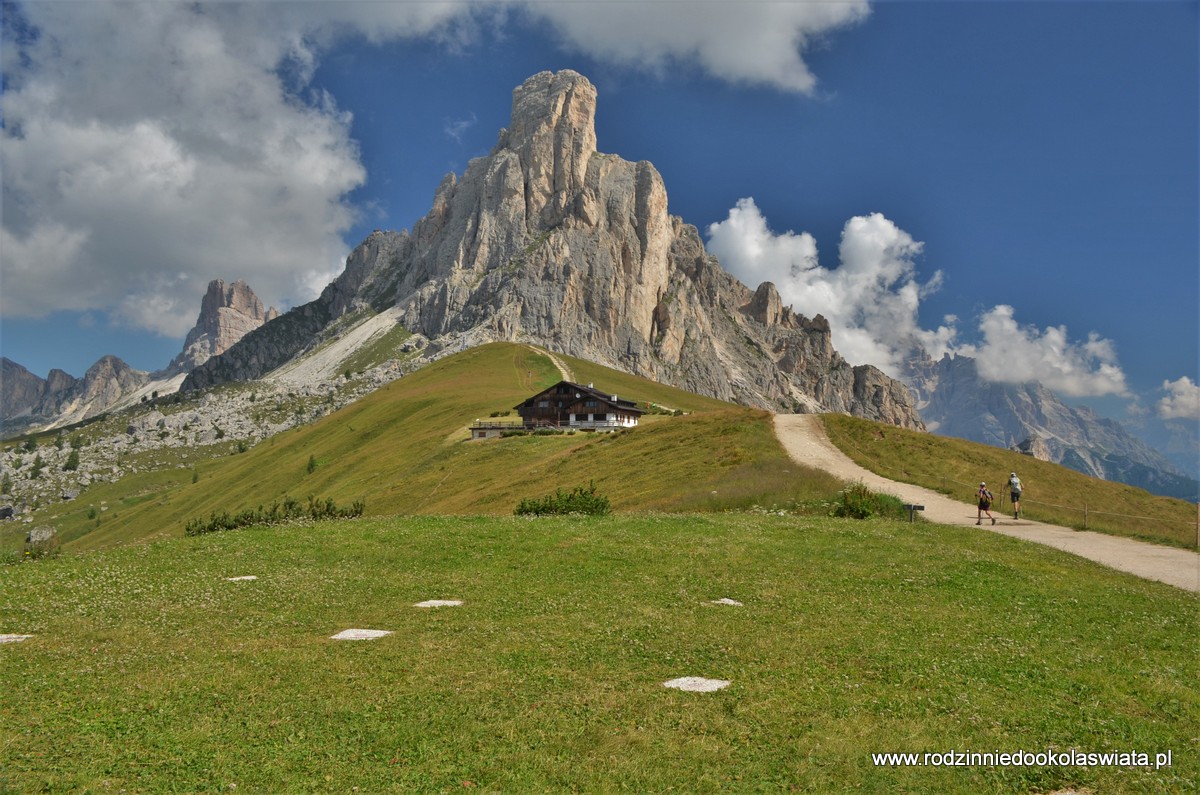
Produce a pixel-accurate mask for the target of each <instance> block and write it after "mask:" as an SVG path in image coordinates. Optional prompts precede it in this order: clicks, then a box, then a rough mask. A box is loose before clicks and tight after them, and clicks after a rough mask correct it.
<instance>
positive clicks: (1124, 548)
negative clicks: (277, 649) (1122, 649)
mask: <svg viewBox="0 0 1200 795" xmlns="http://www.w3.org/2000/svg"><path fill="white" fill-rule="evenodd" d="M775 433H776V435H777V436H778V437H779V441H780V442H781V443H782V444H783V448H784V449H785V450H787V452H788V455H790V456H791V457H792V460H793V461H795V462H796V463H798V464H804V465H805V466H810V467H814V468H816V469H823V470H825V471H826V472H829V473H830V474H832V475H834V476H836V477H838V478H841V479H843V480H847V481H859V480H861V481H862V482H863V483H864V484H866V485H867V486H869V487H871V488H872V489H874V490H876V491H882V492H886V493H888V494H894V495H895V496H897V497H899V498H900V499H902V500H904V502H906V503H916V504H918V505H924V506H925V510H924V512H923V515H924V516H925V518H926V519H928V520H929V521H931V522H937V523H938V524H950V525H968V526H970V527H974V526H975V517H976V509H975V506H974V505H972V504H968V503H963V502H958V501H956V500H953V499H951V498H949V497H947V496H945V495H944V494H939V493H938V492H936V491H930V490H929V489H924V488H921V487H920V486H913V485H911V484H908V483H898V482H896V481H894V480H888V479H887V478H885V477H882V476H880V475H876V474H875V473H874V472H871V471H869V470H866V469H863V468H862V467H860V466H859V465H858V464H856V463H854V462H853V461H851V460H850V458H849V457H848V456H847V455H846V454H845V453H843V452H842V451H840V450H838V449H837V448H836V447H834V446H833V443H832V442H831V441H829V437H828V436H826V435H825V428H824V426H823V425H822V424H821V420H820V417H818V416H817V415H815V414H777V415H775ZM992 515H993V516H995V517H996V525H995V526H994V527H993V526H991V525H990V524H988V523H987V517H986V516H985V517H984V524H983V525H982V529H985V530H990V531H992V532H995V533H1001V534H1003V535H1006V536H1012V537H1013V538H1022V539H1025V540H1026V541H1034V542H1036V543H1038V544H1045V545H1047V546H1051V547H1054V548H1055V549H1061V550H1063V551H1064V552H1070V553H1071V554H1073V555H1079V556H1080V557H1084V558H1087V559H1088V560H1094V561H1096V562H1097V563H1100V564H1103V565H1105V566H1109V567H1110V568H1114V569H1118V570H1120V571H1124V572H1128V573H1130V574H1135V575H1137V576H1138V577H1144V578H1145V579H1148V580H1157V581H1159V582H1165V583H1167V584H1169V585H1174V586H1175V587H1176V588H1182V589H1184V590H1187V591H1193V592H1200V554H1197V553H1195V552H1192V551H1191V550H1188V549H1177V548H1175V547H1164V546H1159V545H1157V544H1148V543H1146V542H1144V541H1135V540H1134V539H1131V538H1121V537H1120V536H1110V535H1104V534H1103V533H1093V532H1090V531H1087V530H1072V529H1070V528H1067V527H1060V526H1058V525H1051V524H1043V523H1041V522H1033V521H1030V520H1028V519H1021V520H1019V521H1018V520H1014V519H1012V518H1011V517H1006V516H1005V515H1004V514H1001V513H999V512H997V511H992Z"/></svg>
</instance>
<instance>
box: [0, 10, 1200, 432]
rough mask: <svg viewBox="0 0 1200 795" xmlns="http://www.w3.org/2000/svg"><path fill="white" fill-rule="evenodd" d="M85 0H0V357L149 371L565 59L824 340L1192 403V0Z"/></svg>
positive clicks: (407, 205)
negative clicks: (217, 306)
mask: <svg viewBox="0 0 1200 795" xmlns="http://www.w3.org/2000/svg"><path fill="white" fill-rule="evenodd" d="M83 8H85V6H80V5H70V4H65V5H59V4H55V3H36V4H32V5H28V4H17V5H10V6H6V10H5V42H4V44H5V47H4V51H3V67H4V75H5V91H4V95H3V111H4V124H5V128H4V131H3V137H2V138H0V157H2V158H3V159H2V161H0V165H2V166H3V172H2V173H3V190H4V194H3V209H4V217H3V224H4V228H3V235H4V237H3V238H2V239H0V242H3V244H4V245H3V247H2V248H0V277H2V278H3V281H0V294H2V297H3V301H2V304H0V312H2V314H0V334H2V336H0V353H3V355H5V356H8V357H9V358H11V359H14V360H16V361H18V362H20V363H22V364H24V365H25V366H27V367H29V368H30V369H31V370H33V371H34V372H36V373H38V374H39V375H43V376H44V375H45V374H46V372H47V371H48V370H49V369H50V368H51V367H61V368H63V369H65V370H67V371H68V372H71V373H72V374H75V375H81V374H82V372H83V371H84V370H85V369H86V368H87V366H89V365H90V364H91V363H92V362H94V361H95V360H96V359H97V358H98V357H99V356H101V355H103V354H106V353H114V354H117V355H119V356H121V357H122V358H125V359H126V360H127V361H129V362H130V363H131V364H133V365H134V366H136V367H139V368H142V369H154V368H157V367H162V366H164V365H165V364H166V363H167V362H168V361H169V360H170V359H171V358H172V357H173V356H174V354H175V353H177V352H178V350H179V348H180V347H181V343H182V335H183V333H185V332H186V330H187V328H188V327H190V325H191V324H192V323H193V322H194V320H195V315H196V312H197V311H198V308H199V300H200V296H201V295H202V294H203V290H204V286H205V284H206V283H207V281H208V280H209V279H212V278H223V279H225V280H226V281H232V280H234V279H237V278H244V279H246V280H247V281H248V282H249V283H250V284H251V286H252V287H253V288H254V289H255V290H256V291H257V292H258V293H259V294H260V295H262V296H263V298H264V300H266V301H268V302H270V303H274V304H276V305H279V306H281V307H284V308H286V307H288V306H292V305H295V304H297V303H301V302H303V301H304V300H307V299H309V298H311V297H312V296H313V295H314V294H315V292H316V291H317V290H319V288H320V287H321V286H322V285H323V284H324V283H326V282H327V281H328V279H329V278H331V277H332V275H334V274H335V273H336V272H337V270H338V269H339V268H340V265H341V258H342V257H344V256H345V254H346V253H347V252H348V251H349V250H350V249H351V248H352V247H353V246H354V245H356V244H357V243H358V242H359V241H361V240H362V238H364V237H365V236H366V234H367V233H369V232H370V231H371V230H372V229H376V228H385V229H386V228H392V229H401V228H408V227H411V225H412V223H413V222H414V221H415V220H416V219H417V218H419V217H420V216H422V215H423V214H424V213H425V212H426V211H427V210H428V208H429V205H430V201H431V199H432V196H433V192H434V189H435V188H436V186H437V184H438V182H439V181H440V180H441V178H442V177H443V176H444V175H445V174H446V173H447V172H449V171H455V172H458V173H460V174H461V172H462V170H463V168H464V167H465V166H466V164H467V162H468V160H469V159H470V158H472V157H478V156H480V155H483V154H486V153H487V151H488V150H489V149H490V148H491V146H492V144H493V143H494V142H495V140H496V134H497V132H498V130H499V128H501V127H503V126H505V125H506V124H507V123H508V114H509V106H510V100H511V92H512V89H513V88H514V87H515V86H516V85H518V84H519V83H520V82H521V81H522V80H524V79H525V78H526V77H528V76H529V75H531V74H534V73H535V72H538V71H541V70H546V69H549V70H559V69H563V68H570V69H575V70H577V71H579V72H581V73H583V74H584V75H586V76H587V77H588V78H589V79H591V80H592V82H593V83H595V84H596V86H597V88H598V92H599V100H598V112H597V120H596V124H597V139H598V144H599V149H600V150H601V151H604V152H609V153H614V154H618V155H620V156H622V157H624V158H626V159H628V160H649V161H650V162H652V163H653V164H654V165H655V166H656V167H657V168H658V170H659V171H660V172H661V173H662V175H663V178H664V181H665V184H666V187H667V191H668V196H669V200H670V210H671V212H672V213H673V214H676V215H679V216H681V217H682V218H683V219H684V220H685V221H686V222H688V223H691V224H694V225H696V226H697V227H698V228H699V229H700V230H701V233H702V235H704V237H705V238H706V240H708V241H709V244H710V250H713V251H715V252H717V253H718V255H719V256H721V259H722V262H723V264H725V265H726V267H727V268H729V269H730V270H731V271H733V272H734V273H735V274H737V275H738V276H739V277H740V278H742V279H743V281H746V282H747V283H749V284H750V286H751V287H754V286H756V282H757V281H759V280H762V279H764V278H770V279H772V280H773V281H775V282H776V283H777V284H779V285H780V289H781V292H783V294H784V298H785V300H791V301H792V302H793V303H794V304H795V305H796V306H797V309H798V310H800V311H804V312H806V313H807V314H814V313H815V311H822V312H823V313H824V314H826V315H827V316H831V319H832V320H833V321H834V331H835V336H834V344H835V346H837V347H838V348H839V350H842V351H843V353H845V354H846V355H847V358H849V359H851V361H853V362H854V363H860V362H861V361H870V362H871V363H874V364H878V365H880V366H884V367H885V368H886V367H888V366H889V359H890V363H891V364H893V365H894V363H895V361H896V360H897V357H899V356H901V351H900V349H901V347H902V346H901V344H900V343H901V342H904V343H905V344H907V342H910V341H913V340H915V341H919V342H920V343H921V344H922V345H924V347H925V348H926V349H927V350H929V351H930V352H932V353H934V354H935V355H936V354H937V353H940V352H941V351H942V350H953V351H956V352H961V353H966V354H970V355H975V356H977V357H978V358H979V360H980V362H981V366H982V367H984V368H985V370H986V372H987V374H989V376H990V377H993V378H997V379H1010V380H1024V379H1026V378H1034V377H1036V378H1039V380H1042V381H1044V382H1046V383H1048V384H1049V385H1050V386H1052V387H1054V388H1056V389H1057V390H1058V391H1060V393H1063V394H1065V395H1067V396H1069V397H1072V398H1073V399H1076V400H1079V401H1083V402H1085V403H1089V404H1094V405H1097V404H1098V405H1102V406H1104V407H1106V408H1107V409H1109V412H1110V413H1113V412H1117V413H1120V412H1124V411H1125V410H1127V408H1128V407H1129V406H1131V405H1133V406H1134V407H1135V408H1136V409H1138V410H1146V411H1153V410H1156V409H1159V408H1160V404H1161V408H1162V409H1163V410H1165V411H1166V412H1167V415H1168V416H1170V415H1171V414H1174V415H1175V416H1185V417H1190V418H1192V419H1196V416H1195V415H1196V413H1197V411H1198V410H1200V409H1198V408H1197V404H1200V397H1198V394H1200V393H1197V391H1196V389H1195V383H1196V381H1197V380H1198V379H1197V367H1198V359H1200V328H1198V321H1197V308H1198V305H1200V252H1198V246H1200V221H1198V218H1200V202H1198V199H1197V193H1198V184H1200V167H1198V163H1197V155H1198V149H1200V137H1198V123H1197V107H1198V105H1200V88H1198V83H1197V73H1198V71H1200V69H1198V67H1200V61H1198V47H1197V26H1198V13H1197V8H1198V4H1197V3H1196V2H1057V3H1055V2H957V3H952V2H927V3H921V2H905V3H896V2H887V3H875V4H870V5H868V4H866V3H865V2H844V3H748V4H741V5H737V4H730V3H703V2H694V3H692V2H671V3H645V4H630V3H622V2H611V3H588V4H573V3H518V2H512V3H461V2H460V3H436V2H429V3H419V4H414V3H386V2H384V3H354V2H349V3H340V4H334V3H324V2H308V3H292V4H287V3H259V4H254V5H240V4H235V3H219V4H215V5H207V6H192V5H188V4H173V3H160V4H156V5H154V6H153V7H151V6H137V7H130V6H115V5H110V4H106V3H89V4H86V11H83V12H81V9H83ZM854 219H857V220H854ZM797 263H798V264H799V265H798V267H799V270H798V271H790V270H789V267H790V266H792V265H796V264H797ZM856 274H857V276H855V275H856ZM852 277H855V278H852ZM864 280H865V281H864ZM947 316H952V317H953V320H947ZM839 335H840V336H841V339H839ZM901 338H903V339H902V340H901ZM1184 379H1187V380H1186V381H1185V380H1184ZM1164 382H1168V383H1169V384H1170V388H1168V389H1164ZM1164 400H1166V401H1167V402H1166V403H1161V402H1162V401H1164Z"/></svg>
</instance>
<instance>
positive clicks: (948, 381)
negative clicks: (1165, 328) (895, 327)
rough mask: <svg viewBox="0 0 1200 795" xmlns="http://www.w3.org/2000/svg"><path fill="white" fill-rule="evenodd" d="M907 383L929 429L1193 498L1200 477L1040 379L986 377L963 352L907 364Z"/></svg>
mask: <svg viewBox="0 0 1200 795" xmlns="http://www.w3.org/2000/svg"><path fill="white" fill-rule="evenodd" d="M905 380H906V382H907V383H908V384H909V385H910V386H911V387H912V388H913V391H914V392H915V393H916V396H917V407H918V410H919V411H920V412H921V417H922V419H924V420H925V423H926V427H927V428H928V429H929V430H930V431H931V432H933V433H937V434H940V435H943V436H955V437H958V438H961V439H969V440H971V441H976V442H983V443H985V444H990V445H994V446H996V447H1006V448H1009V449H1020V450H1022V451H1023V452H1026V453H1028V454H1030V455H1033V456H1035V457H1037V458H1040V459H1042V460H1045V461H1053V462H1055V463H1058V464H1062V465H1064V466H1067V467H1070V468H1071V469H1074V470H1076V471H1078V472H1083V473H1084V474H1088V475H1092V476H1094V477H1098V478H1104V479H1105V480H1113V481H1117V482H1120V483H1127V484H1129V485H1131V486H1138V487H1139V488H1144V489H1146V490H1147V491H1150V492H1153V493H1155V494H1162V495H1164V496H1169V497H1179V498H1181V499H1187V500H1191V501H1193V502H1195V501H1196V500H1198V499H1200V483H1198V482H1197V481H1196V479H1195V478H1192V477H1189V476H1188V475H1186V474H1185V473H1183V472H1181V471H1179V469H1177V468H1176V467H1175V466H1174V465H1173V464H1172V463H1171V462H1170V461H1169V460H1168V459H1167V458H1166V457H1165V456H1164V455H1163V454H1162V453H1160V452H1159V451H1157V450H1155V449H1154V448H1152V447H1150V445H1148V444H1146V443H1145V442H1144V441H1142V440H1141V439H1139V438H1137V437H1136V436H1134V435H1133V434H1132V433H1130V432H1129V431H1128V430H1127V429H1126V428H1125V427H1124V426H1122V425H1121V423H1119V422H1117V421H1116V420H1111V419H1106V418H1103V417H1100V416H1098V415H1097V414H1096V413H1095V412H1094V411H1092V410H1091V409H1088V408H1086V407H1072V406H1068V405H1067V404H1066V403H1064V402H1063V401H1062V400H1060V399H1059V398H1058V396H1057V395H1055V394H1054V393H1053V392H1052V391H1050V390H1049V389H1047V388H1046V387H1044V386H1043V385H1041V384H1039V383H1036V382H1032V383H1026V384H1005V383H998V382H990V381H985V380H984V379H983V378H981V377H980V375H979V371H978V368H977V367H976V362H975V360H974V359H972V358H971V357H969V356H954V357H952V356H950V355H949V354H947V355H946V356H944V357H942V358H941V359H939V360H937V361H934V360H933V359H932V358H929V357H926V358H924V359H917V360H912V361H910V362H908V363H907V364H906V372H905Z"/></svg>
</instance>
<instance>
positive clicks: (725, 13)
mask: <svg viewBox="0 0 1200 795" xmlns="http://www.w3.org/2000/svg"><path fill="white" fill-rule="evenodd" d="M520 5H522V6H523V7H524V8H525V9H526V11H527V12H528V13H529V14H531V15H533V16H534V17H540V18H543V19H545V20H547V21H549V22H550V23H551V24H552V25H553V26H554V27H555V28H556V29H557V30H558V32H559V33H560V34H561V35H562V36H563V37H564V38H565V39H566V40H567V42H568V43H569V44H570V46H572V47H573V48H574V49H576V50H578V51H580V52H584V53H587V54H588V55H591V56H593V57H596V58H599V59H601V60H605V61H609V62H612V63H617V64H625V65H630V66H635V67H640V68H648V69H652V70H657V71H662V70H665V69H667V68H668V67H670V66H672V65H674V64H676V63H693V64H696V65H698V66H699V67H700V68H702V69H703V70H705V71H706V72H708V73H709V74H711V75H713V76H715V77H718V78H720V79H722V80H727V81H730V82H733V83H747V84H758V85H768V86H775V87H777V88H781V89H784V90H786V91H799V92H804V93H811V92H812V91H813V90H814V89H815V87H816V78H815V77H814V76H813V74H812V72H810V71H809V69H808V66H807V65H806V64H805V63H804V59H803V52H804V50H805V49H806V47H807V46H808V45H809V44H810V43H811V42H812V41H813V40H814V39H816V38H819V37H820V36H822V35H823V34H825V33H827V32H829V31H832V30H834V29H837V28H840V27H844V26H846V25H849V24H853V23H856V22H860V21H862V20H863V19H865V18H866V17H867V15H868V14H869V13H870V5H869V3H868V2H866V0H847V1H846V2H834V3H712V2H694V3H690V2H676V3H661V2H659V3H627V4H621V5H620V13H614V12H613V9H614V6H613V5H612V4H609V3H539V2H529V3H521V4H520Z"/></svg>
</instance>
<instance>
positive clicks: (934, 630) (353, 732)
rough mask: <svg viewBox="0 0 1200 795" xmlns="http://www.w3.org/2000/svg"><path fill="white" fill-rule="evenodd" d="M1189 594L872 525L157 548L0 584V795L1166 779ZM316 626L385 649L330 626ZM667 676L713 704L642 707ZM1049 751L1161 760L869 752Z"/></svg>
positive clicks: (1013, 545) (505, 530)
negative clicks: (980, 762)
mask: <svg viewBox="0 0 1200 795" xmlns="http://www.w3.org/2000/svg"><path fill="white" fill-rule="evenodd" d="M247 575H254V576H257V577H258V579H257V580H253V581H238V582H231V581H228V580H227V579H226V578H229V577H239V576H247ZM719 598H732V599H736V600H738V601H740V602H742V606H740V607H737V606H723V605H717V604H712V601H713V600H716V599H719ZM427 599H457V600H462V602H463V604H462V606H461V607H442V608H436V609H420V608H416V607H414V606H413V605H414V604H415V603H417V602H420V601H424V600H427ZM1197 606H1198V604H1197V598H1196V597H1195V595H1192V594H1186V593H1184V592H1182V591H1179V590H1176V589H1173V588H1170V587H1168V586H1165V585H1162V584H1159V583H1154V582H1148V581H1143V580H1139V579H1137V578H1134V577H1132V576H1128V575H1124V574H1121V573H1118V572H1114V571H1111V570H1108V569H1105V568H1103V567H1100V566H1098V565H1095V564H1092V563H1090V562H1088V561H1085V560H1082V559H1079V558H1076V557H1072V556H1069V555H1065V554H1063V553H1059V552H1057V551H1055V550H1051V549H1047V548H1042V547H1037V546H1035V545H1030V544H1026V543H1022V542H1020V541H1016V540H1013V539H1008V538H1005V537H1001V536H996V535H993V534H990V533H980V532H977V531H974V530H972V529H969V528H953V527H944V526H937V525H930V524H923V523H918V524H915V525H910V524H908V523H905V522H893V521H886V520H879V519H874V520H866V521H853V520H835V519H829V518H819V517H779V516H766V515H756V514H750V513H728V514H722V515H713V514H707V515H698V514H685V515H662V514H639V515H631V514H621V515H615V516H611V517H606V518H601V519H585V518H581V517H567V518H556V519H523V518H517V517H512V516H503V517H501V516H477V517H436V516H410V517H391V518H364V519H360V520H354V521H346V522H337V523H328V524H317V525H307V526H305V525H299V526H288V527H275V528H250V529H245V530H236V531H230V532H224V533H215V534H212V535H206V536H200V537H194V538H171V539H165V540H159V541H155V542H151V543H144V544H139V545H136V546H126V547H122V548H116V549H109V550H104V551H99V552H91V553H87V554H71V555H62V556H59V557H57V558H51V559H46V560H42V561H39V562H37V563H31V564H23V565H10V566H4V567H0V632H5V633H21V634H28V635H32V637H31V638H29V639H28V640H25V641H23V642H20V643H11V644H4V645H0V681H2V682H3V683H4V685H3V688H4V691H3V692H4V696H3V699H0V748H2V749H3V758H4V761H3V765H2V767H0V790H2V791H14V792H121V791H124V792H217V791H221V792H232V791H237V792H325V791H329V792H356V791H357V792H444V791H470V790H478V791H482V792H572V791H580V792H616V791H634V792H667V791H676V792H679V791H683V792H711V791H728V792H749V791H755V792H757V791H789V792H816V793H831V792H878V793H892V792H939V793H1030V792H1053V791H1056V790H1062V789H1073V790H1074V791H1082V792H1094V793H1125V792H1145V793H1171V792H1179V793H1184V792H1195V791H1196V788H1197V784H1198V782H1200V761H1198V760H1197V755H1196V727H1197V726H1200V695H1198V694H1197V690H1196V687H1195V683H1196V681H1197V680H1198V677H1200V663H1198V661H1197V655H1196V654H1195V651H1196V637H1197V635H1198V632H1197V630H1198V629H1200V627H1198V626H1197V624H1198V611H1197ZM348 628H366V629H380V630H390V631H391V632H392V633H393V634H391V635H388V636H386V637H383V638H380V639H378V640H370V641H335V640H331V639H330V636H331V635H333V634H335V633H337V632H339V631H341V630H344V629H348ZM683 676H703V677H709V678H715V679H722V680H728V681H729V682H730V684H729V686H728V687H727V688H725V689H723V690H720V691H717V692H714V693H687V692H680V691H677V690H670V689H667V688H665V687H663V684H662V683H663V682H665V681H667V680H670V679H674V678H677V677H683ZM1071 749H1076V750H1078V751H1080V752H1084V753H1089V752H1096V753H1099V752H1108V751H1114V750H1115V751H1133V752H1141V753H1147V754H1149V757H1150V759H1151V760H1153V759H1154V758H1155V754H1157V753H1166V752H1168V751H1169V752H1171V753H1172V764H1171V766H1170V767H1165V766H1164V767H1160V768H1158V769H1155V768H1154V767H1153V765H1150V766H1144V767H1143V766H1135V767H1128V766H1127V767H1102V766H1091V767H1088V766H1065V767H1064V766H1059V765H1049V766H1037V765H1029V766H1019V767H999V766H974V767H965V766H964V767H892V766H876V765H875V764H874V763H873V762H872V759H871V756H870V755H871V753H872V752H917V753H923V752H934V753H938V754H941V753H945V752H948V751H960V752H966V751H975V752H993V751H1000V752H1004V753H1013V752H1020V751H1027V752H1034V753H1042V752H1045V751H1047V750H1054V751H1056V752H1063V751H1069V750H1071Z"/></svg>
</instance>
